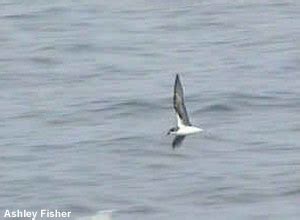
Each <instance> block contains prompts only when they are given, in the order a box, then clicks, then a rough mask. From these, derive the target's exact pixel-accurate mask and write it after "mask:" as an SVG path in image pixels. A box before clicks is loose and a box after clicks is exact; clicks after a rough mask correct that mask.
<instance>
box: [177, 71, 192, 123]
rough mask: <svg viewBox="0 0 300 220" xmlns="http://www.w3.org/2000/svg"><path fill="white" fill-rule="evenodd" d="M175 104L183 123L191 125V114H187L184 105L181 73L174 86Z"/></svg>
mask: <svg viewBox="0 0 300 220" xmlns="http://www.w3.org/2000/svg"><path fill="white" fill-rule="evenodd" d="M173 105H174V108H175V111H176V113H177V114H178V115H179V118H180V119H181V121H182V123H183V124H184V125H191V123H190V120H189V116H188V114H187V111H186V108H185V105H184V96H183V88H182V85H181V82H180V79H179V75H178V74H177V75H176V79H175V86H174V96H173Z"/></svg>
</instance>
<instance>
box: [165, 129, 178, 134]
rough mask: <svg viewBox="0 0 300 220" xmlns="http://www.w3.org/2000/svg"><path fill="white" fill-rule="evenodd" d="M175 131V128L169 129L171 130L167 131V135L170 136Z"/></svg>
mask: <svg viewBox="0 0 300 220" xmlns="http://www.w3.org/2000/svg"><path fill="white" fill-rule="evenodd" d="M175 131H176V128H171V129H170V130H169V131H168V133H167V135H170V134H172V133H174V132H175Z"/></svg>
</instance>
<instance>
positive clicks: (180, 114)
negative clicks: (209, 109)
mask: <svg viewBox="0 0 300 220" xmlns="http://www.w3.org/2000/svg"><path fill="white" fill-rule="evenodd" d="M173 106H174V109H175V113H176V118H177V126H176V127H174V128H171V129H170V130H169V131H168V135H169V134H173V135H176V136H175V138H174V140H173V143H172V147H173V148H175V147H177V146H180V145H181V143H182V141H183V139H184V138H185V136H186V135H188V134H193V133H197V132H200V131H202V129H201V128H197V127H195V126H192V124H191V122H190V120H189V116H188V114H187V111H186V108H185V105H184V97H183V88H182V85H181V82H180V79H179V75H178V74H177V75H176V79H175V86H174V96H173Z"/></svg>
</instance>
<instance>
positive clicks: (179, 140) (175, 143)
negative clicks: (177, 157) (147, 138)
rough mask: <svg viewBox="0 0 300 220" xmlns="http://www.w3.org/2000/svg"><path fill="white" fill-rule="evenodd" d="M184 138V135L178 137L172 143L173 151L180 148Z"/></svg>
mask: <svg viewBox="0 0 300 220" xmlns="http://www.w3.org/2000/svg"><path fill="white" fill-rule="evenodd" d="M184 138H185V136H183V135H180V136H176V137H175V138H174V140H173V142H172V147H173V149H174V148H176V147H180V145H181V144H182V141H183V139H184Z"/></svg>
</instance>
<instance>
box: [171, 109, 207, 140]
mask: <svg viewBox="0 0 300 220" xmlns="http://www.w3.org/2000/svg"><path fill="white" fill-rule="evenodd" d="M176 119H177V126H178V128H179V129H178V130H177V131H174V132H171V134H175V135H188V134H194V133H198V132H201V131H202V129H201V128H197V127H195V126H187V125H184V123H183V121H182V120H181V119H180V117H179V115H178V114H177V113H176Z"/></svg>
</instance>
